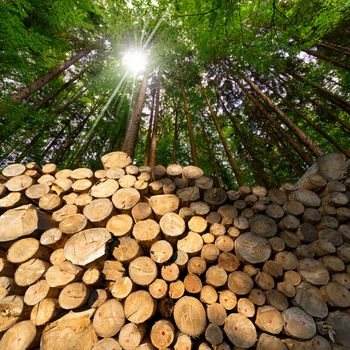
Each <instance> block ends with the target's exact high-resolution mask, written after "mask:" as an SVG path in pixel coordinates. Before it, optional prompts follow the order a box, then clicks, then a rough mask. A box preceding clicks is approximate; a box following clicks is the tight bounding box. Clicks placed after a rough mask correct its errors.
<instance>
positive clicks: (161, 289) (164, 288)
mask: <svg viewBox="0 0 350 350" xmlns="http://www.w3.org/2000/svg"><path fill="white" fill-rule="evenodd" d="M148 291H149V293H150V294H151V295H152V297H153V298H154V299H161V298H164V297H165V296H166V294H167V292H168V284H167V283H166V282H165V281H164V280H162V279H161V278H157V279H155V280H154V281H153V282H152V283H151V284H150V285H149V287H148Z"/></svg>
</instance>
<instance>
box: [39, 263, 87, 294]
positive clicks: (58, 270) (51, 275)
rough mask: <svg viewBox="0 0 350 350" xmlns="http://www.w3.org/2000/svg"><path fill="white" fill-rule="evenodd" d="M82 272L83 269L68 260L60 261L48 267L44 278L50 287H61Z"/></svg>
mask: <svg viewBox="0 0 350 350" xmlns="http://www.w3.org/2000/svg"><path fill="white" fill-rule="evenodd" d="M82 274H83V270H82V269H81V268H80V267H78V266H76V265H74V264H72V263H71V262H70V261H62V262H60V263H58V264H56V265H53V266H50V267H49V268H48V270H47V271H46V274H45V279H46V281H47V283H48V284H49V286H50V287H53V288H55V287H58V288H63V287H64V286H66V285H67V284H68V283H71V282H74V281H76V280H78V279H79V277H81V276H82Z"/></svg>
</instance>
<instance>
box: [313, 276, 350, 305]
mask: <svg viewBox="0 0 350 350" xmlns="http://www.w3.org/2000/svg"><path fill="white" fill-rule="evenodd" d="M320 292H321V294H322V297H323V298H324V300H326V301H327V304H328V305H330V306H335V307H350V291H349V289H348V288H346V287H344V286H342V285H341V284H340V283H339V282H337V281H332V282H329V283H327V284H326V285H325V286H323V287H321V289H320Z"/></svg>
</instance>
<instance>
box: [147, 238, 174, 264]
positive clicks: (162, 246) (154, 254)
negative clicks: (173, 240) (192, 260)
mask: <svg viewBox="0 0 350 350" xmlns="http://www.w3.org/2000/svg"><path fill="white" fill-rule="evenodd" d="M173 253H174V250H173V247H172V246H171V244H170V243H169V242H168V241H166V240H159V241H157V242H155V243H153V244H152V246H151V248H150V257H151V259H152V260H153V261H155V262H156V263H158V264H163V263H165V262H167V261H169V260H170V259H171V257H172V256H173Z"/></svg>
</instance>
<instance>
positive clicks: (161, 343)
mask: <svg viewBox="0 0 350 350" xmlns="http://www.w3.org/2000/svg"><path fill="white" fill-rule="evenodd" d="M174 337H175V328H174V326H173V324H172V323H171V322H170V321H168V320H159V321H157V322H156V323H155V324H154V325H153V327H152V329H151V342H152V344H153V345H154V346H155V347H156V348H157V349H165V348H167V347H168V346H170V345H171V344H172V342H173V341H174Z"/></svg>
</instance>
